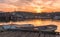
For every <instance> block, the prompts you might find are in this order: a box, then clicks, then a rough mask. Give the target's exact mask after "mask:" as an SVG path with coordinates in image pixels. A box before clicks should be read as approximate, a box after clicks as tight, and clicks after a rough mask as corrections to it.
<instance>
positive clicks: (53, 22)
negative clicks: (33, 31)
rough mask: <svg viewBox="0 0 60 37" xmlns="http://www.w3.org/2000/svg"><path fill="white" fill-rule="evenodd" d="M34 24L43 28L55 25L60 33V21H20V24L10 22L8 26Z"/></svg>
mask: <svg viewBox="0 0 60 37" xmlns="http://www.w3.org/2000/svg"><path fill="white" fill-rule="evenodd" d="M9 23H10V24H11V23H12V24H20V25H21V24H33V25H35V26H43V25H49V24H54V25H57V26H58V29H57V30H56V31H59V32H60V21H58V20H54V21H53V20H51V19H50V20H41V19H39V20H37V19H36V20H29V21H20V22H8V23H7V24H9ZM0 24H5V23H0Z"/></svg>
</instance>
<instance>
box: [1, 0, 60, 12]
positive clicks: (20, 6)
mask: <svg viewBox="0 0 60 37" xmlns="http://www.w3.org/2000/svg"><path fill="white" fill-rule="evenodd" d="M39 9H40V11H41V12H57V11H58V12H60V0H3V1H2V0H0V11H15V10H16V11H29V12H40V11H39Z"/></svg>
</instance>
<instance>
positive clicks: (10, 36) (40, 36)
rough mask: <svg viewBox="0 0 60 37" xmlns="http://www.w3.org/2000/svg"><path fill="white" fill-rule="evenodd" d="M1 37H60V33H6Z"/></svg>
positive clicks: (1, 34)
mask: <svg viewBox="0 0 60 37" xmlns="http://www.w3.org/2000/svg"><path fill="white" fill-rule="evenodd" d="M0 37H60V34H59V33H58V32H28V31H27V32H26V31H13V32H12V31H5V32H0Z"/></svg>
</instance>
